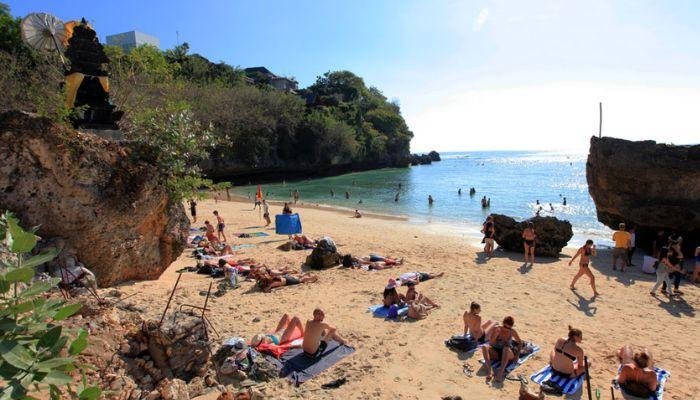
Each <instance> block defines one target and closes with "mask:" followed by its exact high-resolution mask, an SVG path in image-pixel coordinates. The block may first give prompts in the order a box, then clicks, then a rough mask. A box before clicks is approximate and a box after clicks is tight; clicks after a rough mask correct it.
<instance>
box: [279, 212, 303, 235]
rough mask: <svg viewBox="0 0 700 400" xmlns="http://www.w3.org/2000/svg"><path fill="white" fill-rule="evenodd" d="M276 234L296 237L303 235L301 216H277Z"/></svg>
mask: <svg viewBox="0 0 700 400" xmlns="http://www.w3.org/2000/svg"><path fill="white" fill-rule="evenodd" d="M275 233H276V234H278V235H295V234H297V233H301V219H299V214H278V215H275Z"/></svg>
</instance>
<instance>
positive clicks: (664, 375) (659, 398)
mask: <svg viewBox="0 0 700 400" xmlns="http://www.w3.org/2000/svg"><path fill="white" fill-rule="evenodd" d="M620 370H622V365H620V367H619V368H618V369H617V373H618V374H619V373H620ZM654 372H656V381H657V382H659V386H658V387H657V388H656V393H654V395H653V396H649V399H648V400H663V397H664V386H666V381H667V380H668V378H670V377H671V373H670V372H668V371H666V370H665V369H661V368H657V367H654ZM613 386H614V387H615V389H618V390H620V391H621V392H622V394H624V395H627V394H626V393H625V392H624V391H622V389H621V388H620V384H619V383H617V377H615V379H614V380H613ZM626 398H630V399H636V398H637V397H631V396H629V395H628V397H626Z"/></svg>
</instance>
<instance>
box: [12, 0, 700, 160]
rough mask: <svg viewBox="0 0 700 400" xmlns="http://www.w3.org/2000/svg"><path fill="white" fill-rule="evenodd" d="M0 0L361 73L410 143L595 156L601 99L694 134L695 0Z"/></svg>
mask: <svg viewBox="0 0 700 400" xmlns="http://www.w3.org/2000/svg"><path fill="white" fill-rule="evenodd" d="M0 1H3V2H6V3H8V4H9V6H10V8H11V12H12V13H13V14H14V15H16V16H24V15H26V14H27V13H30V12H49V13H52V14H55V15H56V16H58V17H59V18H61V19H63V20H71V19H79V18H80V17H85V18H86V19H87V20H89V21H91V22H92V24H93V26H94V27H95V29H96V30H97V32H98V35H99V36H100V38H101V39H102V40H104V37H105V36H106V35H109V34H113V33H119V32H124V31H130V30H138V31H141V32H144V33H147V34H150V35H153V36H156V37H158V38H159V39H160V43H161V48H162V49H167V48H171V47H172V46H174V45H176V44H177V43H182V42H185V41H186V42H188V43H189V45H190V49H191V52H193V53H199V54H202V55H203V56H205V57H207V58H209V59H210V60H212V61H214V62H218V61H225V62H226V63H228V64H231V65H234V66H239V67H243V68H245V67H251V66H265V67H267V68H268V69H270V70H271V71H273V72H274V73H276V74H278V75H285V76H293V77H295V78H296V79H297V80H298V81H299V83H300V86H302V87H304V86H308V85H310V84H312V83H313V82H314V81H315V79H316V77H317V76H318V75H321V74H323V73H324V72H326V71H333V70H344V69H345V70H349V71H352V72H354V73H356V74H357V75H359V76H361V77H363V78H364V80H365V82H366V83H367V84H368V85H372V86H376V87H377V88H379V89H380V90H381V91H382V92H383V93H384V94H385V95H386V96H387V97H388V98H389V99H395V100H398V102H399V103H400V104H401V109H402V113H403V116H404V117H405V119H406V121H407V123H408V125H409V127H410V128H411V130H412V131H413V132H414V135H415V136H414V139H413V142H412V144H411V148H412V150H413V151H429V150H433V149H434V150H438V151H468V150H573V151H580V152H586V151H587V149H588V142H589V140H590V137H591V136H592V135H597V134H598V122H599V121H598V119H599V107H598V103H599V102H602V103H603V135H604V136H614V137H619V138H625V139H630V140H646V139H651V140H656V141H659V142H665V143H674V144H691V143H700V24H698V23H697V21H698V20H700V2H698V1H694V0H686V1H681V0H665V1H662V0H657V1H648V0H615V1H613V0H608V1H604V0H581V1H579V0H528V1H523V0H490V1H488V0H473V1H451V0H431V1H422V0H346V1H339V0H315V1H312V0H296V1H286V0H285V1H282V0H280V1H269V0H267V1H266V0H258V1H234V0H228V1H227V0H198V1H191V0H170V1H155V0H149V1H143V0H140V1H133V0H120V1H95V0H89V1H87V0H63V1H60V0H43V1H42V0H10V1H8V0H0Z"/></svg>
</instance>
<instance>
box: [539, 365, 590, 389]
mask: <svg viewBox="0 0 700 400" xmlns="http://www.w3.org/2000/svg"><path fill="white" fill-rule="evenodd" d="M585 378H586V375H585V374H583V375H581V376H579V377H578V378H572V377H570V376H568V375H566V376H565V375H563V374H560V373H558V372H555V371H554V370H553V369H552V366H551V365H549V364H547V366H546V367H544V368H542V369H541V370H539V371H537V372H535V373H534V374H532V375H531V376H530V379H532V381H533V382H535V383H537V384H538V385H541V384H542V383H544V382H546V381H548V380H550V379H551V380H553V381H554V382H556V383H558V384H559V386H561V388H562V391H563V392H564V394H574V393H576V392H578V391H579V389H581V386H582V385H583V380H584V379H585Z"/></svg>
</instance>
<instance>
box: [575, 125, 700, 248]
mask: <svg viewBox="0 0 700 400" xmlns="http://www.w3.org/2000/svg"><path fill="white" fill-rule="evenodd" d="M586 177H587V179H588V191H589V192H590V194H591V197H592V198H593V201H594V202H595V205H596V210H597V213H598V220H599V221H600V222H602V223H604V224H605V225H607V226H608V227H610V228H612V229H617V225H618V224H619V223H620V222H625V223H626V224H627V225H628V226H630V225H633V226H637V227H638V229H637V237H638V240H637V242H638V243H637V246H638V247H642V248H649V247H650V246H651V241H652V236H653V234H654V233H655V231H656V230H658V229H665V230H666V231H667V232H668V231H669V230H676V231H677V232H679V233H680V234H681V235H682V236H683V237H684V238H685V246H684V253H687V255H692V254H693V253H692V252H693V251H694V248H691V246H693V245H697V244H698V239H699V238H700V145H695V146H673V145H666V144H657V143H656V142H654V141H642V142H631V141H628V140H622V139H615V138H607V137H604V138H597V137H593V138H591V148H590V152H589V154H588V162H587V164H586Z"/></svg>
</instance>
